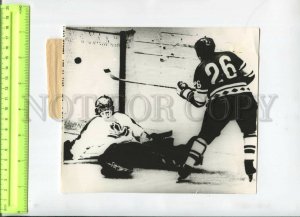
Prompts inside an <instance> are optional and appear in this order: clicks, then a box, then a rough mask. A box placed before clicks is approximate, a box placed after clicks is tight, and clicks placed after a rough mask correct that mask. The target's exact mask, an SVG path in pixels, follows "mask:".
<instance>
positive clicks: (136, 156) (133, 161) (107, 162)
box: [98, 138, 177, 178]
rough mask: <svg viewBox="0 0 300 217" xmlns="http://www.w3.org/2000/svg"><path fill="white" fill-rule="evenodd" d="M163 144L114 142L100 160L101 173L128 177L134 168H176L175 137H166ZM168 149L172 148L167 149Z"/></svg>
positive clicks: (109, 175)
mask: <svg viewBox="0 0 300 217" xmlns="http://www.w3.org/2000/svg"><path fill="white" fill-rule="evenodd" d="M160 142H161V144H160V146H159V145H154V144H152V143H153V142H147V143H143V144H140V143H136V142H129V143H121V144H112V145H111V146H110V147H109V148H108V149H107V150H106V151H105V152H104V153H103V154H102V155H101V156H99V159H98V162H99V164H100V165H101V166H102V170H101V173H102V174H103V175H104V176H106V177H114V178H127V177H129V176H130V174H131V173H132V171H133V168H145V169H167V170H176V168H177V167H176V161H175V158H174V156H173V149H171V148H169V147H171V145H172V147H174V146H173V138H165V139H163V140H162V141H160ZM167 147H168V149H170V150H166V149H167Z"/></svg>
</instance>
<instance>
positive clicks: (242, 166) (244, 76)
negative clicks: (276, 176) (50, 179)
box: [61, 26, 259, 194]
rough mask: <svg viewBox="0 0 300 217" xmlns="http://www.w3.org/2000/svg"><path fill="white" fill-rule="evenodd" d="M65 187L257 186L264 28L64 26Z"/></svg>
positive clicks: (239, 190) (233, 189)
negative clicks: (258, 112) (260, 46)
mask: <svg viewBox="0 0 300 217" xmlns="http://www.w3.org/2000/svg"><path fill="white" fill-rule="evenodd" d="M63 53H64V54H63V111H62V112H63V126H62V150H63V153H62V165H61V166H62V168H61V183H62V185H61V187H62V191H63V192H135V193H146V192H149V193H208V194H209V193H222V194H223V193H230V194H255V193H256V188H257V185H256V181H257V178H258V177H259V162H258V161H257V157H258V152H257V148H258V145H259V144H258V142H257V141H258V134H257V127H258V126H257V125H258V121H257V115H258V114H257V109H258V103H257V96H258V77H259V28H251V27H244V28H233V27H230V28H229V27H228V28H225V27H222V28H216V27H211V28H209V27H205V28H170V27H166V28H162V27H159V28H155V27H80V26H75V27H74V26H67V27H65V28H64V44H63Z"/></svg>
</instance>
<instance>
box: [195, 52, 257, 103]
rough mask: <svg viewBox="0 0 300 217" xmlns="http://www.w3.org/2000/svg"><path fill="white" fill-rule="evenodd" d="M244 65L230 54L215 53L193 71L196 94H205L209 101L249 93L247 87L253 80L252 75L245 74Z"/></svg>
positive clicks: (235, 56)
mask: <svg viewBox="0 0 300 217" xmlns="http://www.w3.org/2000/svg"><path fill="white" fill-rule="evenodd" d="M245 67H246V63H245V62H244V61H243V60H241V59H240V58H239V57H238V56H237V55H235V54H234V53H232V52H229V51H228V52H216V53H214V54H213V56H211V58H209V59H205V60H203V61H201V63H200V64H199V65H198V67H197V68H196V71H195V75H194V86H195V89H196V93H199V94H203V93H205V94H207V96H208V98H209V99H214V98H217V97H221V96H226V95H231V94H238V93H242V92H250V89H249V88H248V87H247V85H248V84H249V83H250V82H251V81H252V80H253V79H254V73H253V72H251V73H249V74H246V73H245V72H244V71H243V69H244V68H245Z"/></svg>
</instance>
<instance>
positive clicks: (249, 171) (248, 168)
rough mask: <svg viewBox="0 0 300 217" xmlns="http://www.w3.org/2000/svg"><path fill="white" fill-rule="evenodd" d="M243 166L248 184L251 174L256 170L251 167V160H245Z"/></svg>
mask: <svg viewBox="0 0 300 217" xmlns="http://www.w3.org/2000/svg"><path fill="white" fill-rule="evenodd" d="M244 165H245V172H246V174H247V175H248V178H249V182H252V180H253V174H254V173H256V169H255V168H254V166H253V160H245V161H244Z"/></svg>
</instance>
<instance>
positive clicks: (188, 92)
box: [177, 81, 207, 108]
mask: <svg viewBox="0 0 300 217" xmlns="http://www.w3.org/2000/svg"><path fill="white" fill-rule="evenodd" d="M177 86H178V87H177V94H178V95H179V96H180V97H181V98H183V99H185V100H187V101H188V102H190V103H191V104H192V105H194V106H195V107H198V108H200V107H202V106H204V105H205V103H206V98H207V91H206V90H201V89H198V88H195V89H194V88H191V87H189V86H188V85H187V84H186V83H184V82H182V81H179V82H178V84H177Z"/></svg>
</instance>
